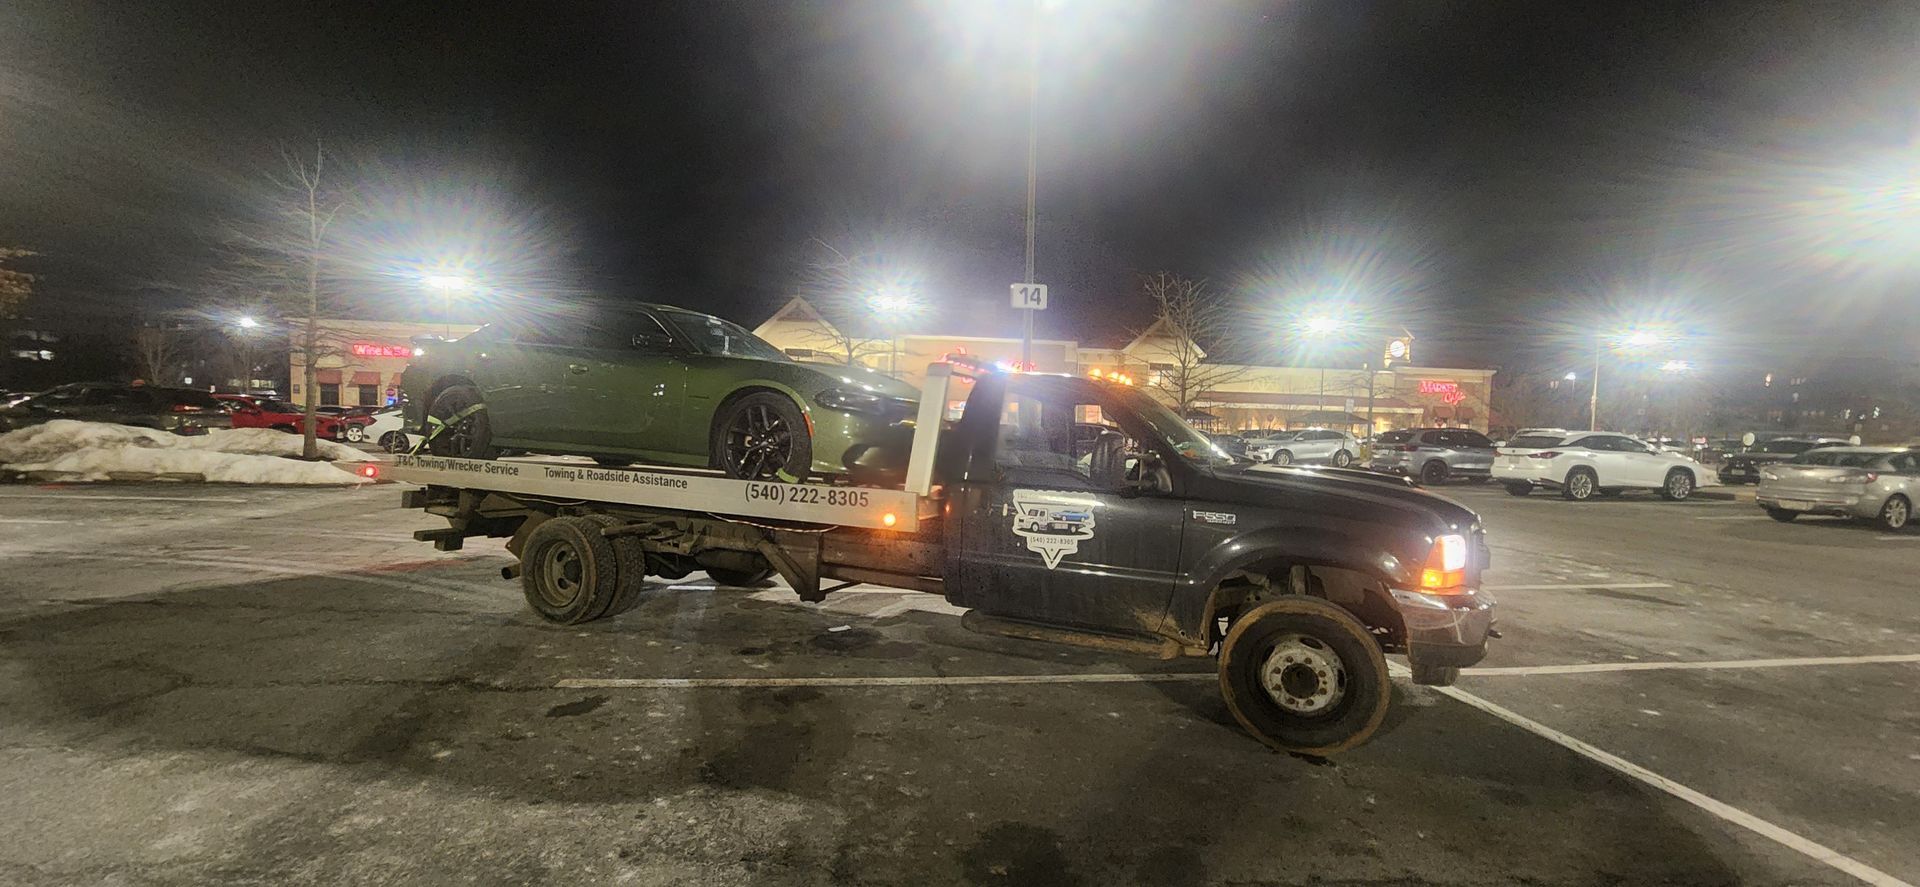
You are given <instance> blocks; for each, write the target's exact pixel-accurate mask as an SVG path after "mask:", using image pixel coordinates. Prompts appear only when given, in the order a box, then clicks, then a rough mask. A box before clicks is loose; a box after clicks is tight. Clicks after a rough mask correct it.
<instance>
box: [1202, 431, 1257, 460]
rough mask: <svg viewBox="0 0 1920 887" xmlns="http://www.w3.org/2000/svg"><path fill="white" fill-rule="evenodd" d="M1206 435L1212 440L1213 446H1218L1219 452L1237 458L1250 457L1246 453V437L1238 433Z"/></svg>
mask: <svg viewBox="0 0 1920 887" xmlns="http://www.w3.org/2000/svg"><path fill="white" fill-rule="evenodd" d="M1207 437H1208V439H1210V440H1212V441H1213V445H1214V446H1216V447H1219V448H1220V451H1221V452H1223V453H1226V454H1227V455H1229V456H1233V457H1234V458H1237V459H1249V458H1252V457H1250V456H1248V455H1247V441H1246V438H1243V437H1241V436H1240V435H1238V434H1208V435H1207Z"/></svg>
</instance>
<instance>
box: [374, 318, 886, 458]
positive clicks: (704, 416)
mask: <svg viewBox="0 0 1920 887" xmlns="http://www.w3.org/2000/svg"><path fill="white" fill-rule="evenodd" d="M416 355H417V356H416V357H415V358H414V359H413V361H412V363H411V364H410V365H409V366H408V367H407V369H406V372H405V373H403V374H402V376H401V387H402V389H404V391H405V392H406V397H407V400H408V404H409V405H408V406H407V419H408V421H407V426H408V428H409V429H410V430H411V431H412V432H413V433H417V434H419V435H421V436H423V437H425V438H426V447H427V450H428V451H429V452H431V453H433V454H434V455H439V456H459V457H464V458H480V459H484V458H491V457H493V456H496V455H498V454H500V452H502V451H503V450H517V451H523V452H530V453H545V454H554V455H573V456H590V457H593V458H594V459H595V460H596V461H599V462H601V463H602V464H606V465H624V464H630V463H632V462H636V461H645V462H654V463H661V464H667V465H683V466H688V467H696V468H709V467H711V468H717V469H720V470H721V471H724V472H726V473H727V474H728V475H729V476H731V477H735V478H743V479H754V480H785V481H795V480H803V479H805V478H807V477H808V476H841V477H868V476H871V477H887V476H890V475H897V472H898V470H899V468H900V466H902V465H904V464H905V461H906V444H907V441H908V440H909V439H910V438H911V437H912V434H913V430H912V427H911V425H910V423H909V422H908V421H907V420H909V419H910V418H911V417H912V416H913V415H914V413H915V412H916V410H917V409H918V398H919V394H918V392H916V391H915V390H914V389H913V387H912V386H910V385H907V384H906V383H904V382H900V381H899V380H896V379H893V378H891V377H888V376H886V375H883V374H881V373H878V372H875V371H873V370H870V369H867V368H865V367H858V366H837V365H825V364H817V363H800V362H797V361H795V360H793V359H792V358H790V357H788V356H787V355H786V354H785V353H783V352H781V351H780V349H778V348H775V347H773V346H772V345H769V344H767V343H766V342H765V341H763V340H761V339H760V338H759V337H757V336H755V335H754V334H752V333H750V332H748V331H746V330H745V329H742V328H741V327H739V326H737V325H735V324H732V323H729V322H727V321H725V320H721V319H720V318H718V317H713V316H711V315H707V314H700V313H698V312H694V311H688V310H686V309H684V308H675V307H673V306H670V305H652V304H642V303H627V304H618V305H616V304H606V303H601V304H595V305H587V306H558V307H554V308H552V309H548V310H544V311H542V312H540V313H539V314H537V315H532V316H527V317H522V318H518V319H515V320H512V321H508V322H504V323H498V324H493V325H490V326H486V327H483V328H481V329H480V330H479V331H477V332H475V333H473V334H471V335H468V336H466V337H465V338H462V339H459V340H457V341H452V342H444V341H435V342H431V343H422V345H421V347H420V348H419V349H418V351H417V352H416Z"/></svg>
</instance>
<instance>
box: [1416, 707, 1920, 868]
mask: <svg viewBox="0 0 1920 887" xmlns="http://www.w3.org/2000/svg"><path fill="white" fill-rule="evenodd" d="M1433 689H1435V690H1438V691H1440V692H1441V693H1442V694H1444V695H1446V696H1448V697H1450V698H1452V699H1454V700H1456V701H1459V702H1463V703H1465V704H1467V705H1470V706H1472V707H1474V708H1477V709H1479V710H1481V711H1483V712H1486V713H1487V714H1490V715H1493V716H1494V717H1496V718H1499V719H1500V720H1503V721H1506V722H1507V723H1509V724H1512V725H1514V726H1516V727H1519V728H1520V729H1522V730H1525V731H1527V732H1528V733H1532V734H1533V735H1535V736H1538V737H1540V738H1542V739H1545V740H1547V741H1549V742H1552V743H1554V744H1555V745H1558V746H1560V747H1562V748H1565V749H1567V750H1569V751H1571V752H1573V753H1574V754H1577V755H1580V756H1581V757H1583V758H1586V759H1588V760H1590V761H1593V762H1594V763H1597V764H1599V765H1601V766H1603V767H1606V768H1608V769H1610V770H1613V771H1615V772H1618V773H1621V774H1623V775H1626V776H1631V777H1633V778H1634V779H1637V780H1639V781H1641V782H1644V783H1646V784H1647V785H1650V786H1652V787H1654V788H1657V789H1659V790H1661V791H1663V792H1666V793H1667V794H1669V795H1672V796H1674V797H1676V798H1679V799H1680V800H1682V801H1685V802H1687V803H1689V804H1692V805H1693V806H1695V807H1698V808H1700V809H1701V810H1704V811H1706V812H1708V813H1710V814H1713V815H1714V816H1716V817H1719V818H1720V819H1721V820H1724V821H1726V822H1730V823H1732V824H1734V825H1737V826H1740V827H1741V828H1744V829H1747V830H1748V831H1751V832H1753V833H1755V834H1757V835H1760V836H1761V837H1764V838H1767V839H1768V840H1771V841H1774V842H1775V843H1778V844H1780V845H1781V846H1783V847H1786V848H1788V849H1790V850H1794V851H1797V852H1799V853H1803V854H1806V855H1807V856H1809V857H1812V858H1813V859H1816V860H1819V861H1820V862H1823V863H1826V864H1827V865H1829V866H1832V867H1833V868H1836V869H1839V870H1840V871H1843V872H1846V873H1847V874H1849V875H1852V876H1854V877H1856V878H1859V879H1860V880H1861V881H1863V882H1866V883H1868V884H1872V885H1875V887H1913V885H1912V884H1909V883H1907V882H1906V881H1902V880H1900V879H1899V878H1896V877H1894V876H1892V875H1889V874H1887V873H1886V872H1883V871H1881V870H1879V869H1877V868H1874V867H1873V866H1870V865H1867V864H1866V863H1864V862H1861V861H1860V860H1857V859H1854V858H1853V857H1851V856H1847V855H1845V854H1843V853H1841V852H1840V851H1838V850H1835V849H1833V848H1831V847H1828V846H1826V845H1824V844H1821V843H1819V842H1817V841H1813V840H1811V839H1809V838H1806V837H1803V836H1801V835H1798V834H1795V833H1793V832H1790V831H1787V830H1786V829H1784V828H1781V827H1780V826H1777V825H1774V824H1773V823H1771V822H1768V821H1766V820H1764V819H1761V818H1760V817H1758V816H1755V815H1753V814H1751V813H1748V812H1746V811H1744V810H1741V809H1739V808H1737V807H1734V806H1733V805H1731V804H1727V803H1725V802H1723V801H1718V800H1715V799H1713V798H1710V797H1708V796H1706V795H1704V794H1702V793H1700V792H1699V791H1696V790H1694V789H1691V788H1688V787H1687V786H1685V785H1682V784H1680V783H1678V782H1675V781H1673V780H1671V779H1668V778H1667V777H1665V776H1661V775H1660V774H1658V773H1655V772H1653V771H1652V770H1648V769H1647V768H1645V767H1642V766H1640V765H1639V764H1635V763H1633V762H1632V761H1629V760H1627V759H1625V758H1622V757H1620V756H1618V755H1615V754H1612V753H1609V752H1606V751H1602V750H1601V749H1599V748H1596V747H1594V746H1592V745H1589V744H1587V743H1585V742H1582V741H1580V740H1578V739H1575V738H1573V737H1572V736H1568V735H1567V734H1565V733H1562V732H1560V731H1558V730H1555V729H1553V728H1552V727H1549V726H1547V725H1545V724H1542V723H1540V722H1538V721H1535V720H1532V719H1530V718H1527V717H1524V716H1522V715H1519V714H1516V713H1514V712H1512V711H1509V710H1507V709H1505V708H1502V707H1500V706H1498V705H1495V704H1493V703H1491V702H1488V701H1487V700H1485V699H1481V698H1480V697H1478V696H1475V695H1473V694H1472V693H1468V692H1467V691H1465V690H1462V689H1460V688H1458V687H1434V688H1433Z"/></svg>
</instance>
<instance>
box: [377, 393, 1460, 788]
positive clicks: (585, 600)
mask: <svg viewBox="0 0 1920 887" xmlns="http://www.w3.org/2000/svg"><path fill="white" fill-rule="evenodd" d="M954 373H955V370H954V369H953V368H952V367H950V366H947V365H935V366H933V367H930V368H929V369H928V373H927V388H926V395H925V398H924V400H923V402H922V407H921V409H920V411H919V414H918V420H917V422H916V425H915V431H916V433H915V434H914V436H913V438H912V442H911V452H912V456H911V458H910V459H909V462H908V465H907V468H906V474H905V482H904V484H903V486H902V487H900V488H898V489H894V488H871V489H869V488H864V487H849V486H844V485H827V484H820V483H810V484H789V483H778V482H768V481H759V480H753V481H743V480H735V479H730V478H726V477H724V476H721V475H718V474H714V473H702V472H694V471H685V470H680V471H675V470H672V469H659V470H655V469H596V468H593V467H591V466H587V467H584V468H583V467H581V466H579V465H578V464H577V463H573V464H555V463H537V462H500V461H484V460H468V459H457V458H441V457H435V456H430V455H401V456H398V457H396V459H395V462H394V464H393V466H392V467H391V469H389V476H390V477H392V478H394V479H397V480H401V481H407V482H411V483H415V484H420V485H422V488H421V489H418V490H414V491H410V492H409V493H408V494H407V498H406V503H407V504H408V505H410V506H412V507H418V508H424V509H426V510H427V511H429V512H431V513H434V514H439V515H442V516H444V517H446V518H447V520H448V527H447V528H446V529H443V530H422V531H418V532H416V533H415V537H416V538H418V539H421V540H423V541H432V542H434V543H435V544H436V545H437V546H439V547H441V548H443V549H452V548H458V547H460V546H461V544H462V543H463V542H464V540H465V539H467V538H469V537H476V536H488V537H500V538H507V539H508V542H507V548H508V550H509V551H510V552H512V553H513V554H515V555H517V556H518V559H519V560H518V564H517V565H516V566H513V567H510V568H508V569H507V570H505V571H503V575H507V576H509V577H515V578H518V579H519V580H520V584H521V591H522V594H523V595H524V596H525V599H526V601H527V603H528V605H529V606H530V607H531V608H532V609H533V610H534V611H535V612H536V613H538V614H539V615H540V616H541V618H543V619H545V620H547V621H549V622H554V623H559V624H575V623H580V622H586V621H590V620H593V619H598V618H602V617H604V616H607V615H610V614H613V613H618V612H621V611H623V610H626V609H629V608H631V607H632V606H633V601H634V600H635V598H636V596H637V595H639V594H641V593H643V589H644V578H645V576H646V575H648V574H652V575H658V576H661V577H663V578H668V579H673V578H677V577H680V576H684V575H686V574H688V573H690V572H693V571H696V570H706V571H707V572H708V573H709V574H710V575H712V576H714V577H715V578H716V579H717V580H719V581H721V582H723V583H727V584H734V583H737V582H741V581H757V580H759V579H762V578H765V577H766V576H769V575H771V574H773V573H776V572H777V573H778V574H779V575H780V576H781V577H783V578H784V579H785V580H786V582H787V584H788V585H790V586H791V587H792V588H793V590H794V591H795V592H796V593H798V594H799V596H800V597H801V598H802V599H803V600H808V601H818V600H822V599H823V598H824V597H825V595H827V594H828V593H830V592H831V591H833V590H834V589H836V588H840V587H844V586H845V585H847V584H855V583H870V584H877V585H885V586H891V587H896V588H903V589H911V590H917V591H925V592H931V593H935V594H941V595H943V596H945V598H946V599H947V600H948V601H949V602H950V603H952V604H954V605H956V606H958V607H962V608H965V609H966V610H968V611H969V612H968V613H967V614H966V615H965V616H964V617H963V620H962V624H963V625H964V626H966V627H967V628H969V629H972V630H975V631H981V632H987V633H992V634H998V635H1003V636H1011V637H1018V638H1025V639H1030V640H1044V641H1056V642H1063V643H1074V644H1084V645H1090V646H1096V647H1099V648H1102V649H1107V650H1112V651H1126V652H1136V653H1141V654H1145V655H1152V656H1158V657H1161V658H1172V657H1179V656H1192V657H1213V658H1214V659H1215V667H1216V670H1217V672H1218V674H1219V680H1220V688H1221V692H1222V695H1223V696H1224V697H1225V699H1226V702H1227V706H1228V708H1229V710H1230V711H1232V713H1233V715H1234V717H1235V718H1236V719H1237V720H1238V721H1239V722H1240V724H1241V725H1242V726H1244V727H1245V728H1246V729H1247V730H1248V731H1249V732H1251V733H1252V734H1254V735H1255V736H1257V737H1259V738H1260V739H1261V740H1262V741H1264V742H1266V743H1268V744H1269V745H1272V746H1274V747H1275V748H1279V749H1283V750H1286V751H1291V752H1296V753H1302V754H1314V755H1324V754H1329V753H1332V752H1336V751H1339V750H1342V749H1345V748H1349V747H1351V746H1353V745H1355V744H1358V743H1359V742H1361V741H1364V740H1365V738H1366V737H1367V736H1369V735H1371V734H1372V733H1373V732H1374V730H1376V729H1377V728H1378V727H1379V725H1380V724H1381V721H1382V719H1383V718H1384V716H1385V713H1386V707H1387V705H1388V700H1389V698H1390V696H1391V693H1390V685H1389V680H1388V676H1387V669H1386V662H1385V658H1384V657H1385V656H1386V655H1387V654H1389V653H1404V654H1405V655H1406V656H1407V658H1408V661H1409V664H1410V665H1411V668H1412V677H1413V679H1414V681H1415V682H1417V683H1425V684H1448V683H1451V682H1452V681H1453V680H1454V679H1455V677H1456V676H1457V675H1458V672H1459V669H1460V668H1462V667H1465V666H1471V665H1473V664H1474V663H1476V662H1478V661H1480V659H1481V658H1482V657H1483V656H1485V654H1486V650H1487V643H1488V639H1489V638H1490V637H1494V636H1497V632H1496V631H1495V630H1494V624H1493V615H1494V603H1493V601H1492V599H1491V598H1490V597H1489V596H1488V595H1487V594H1486V593H1485V592H1484V590H1483V589H1482V588H1481V586H1480V582H1481V575H1482V572H1483V571H1484V570H1485V569H1486V568H1487V565H1488V548H1487V545H1486V541H1485V535H1484V531H1483V529H1482V527H1481V524H1480V520H1479V518H1478V516H1477V515H1475V514H1474V512H1473V511H1471V510H1469V509H1468V508H1466V507H1465V506H1462V505H1460V504H1459V503H1456V502H1454V501H1452V500H1449V499H1446V498H1444V497H1441V496H1437V495H1434V494H1431V493H1428V492H1426V491H1424V490H1421V489H1419V488H1417V487H1414V486H1413V485H1411V484H1409V483H1407V482H1406V481H1403V480H1398V479H1392V478H1386V477H1381V476H1378V475H1374V474H1371V473H1368V472H1362V471H1358V470H1351V469H1340V468H1302V467H1277V466H1265V465H1252V464H1249V463H1246V462H1243V461H1239V460H1235V459H1233V458H1231V457H1228V456H1226V455H1225V454H1223V453H1221V452H1220V450H1219V449H1218V447H1217V446H1216V445H1215V444H1214V442H1213V441H1212V440H1211V439H1209V438H1208V437H1207V436H1206V435H1205V434H1203V433H1201V432H1199V431H1197V430H1195V429H1194V428H1192V427H1191V426H1190V425H1188V424H1187V423H1186V422H1185V421H1183V420H1181V419H1180V418H1179V417H1178V416H1177V415H1175V414H1174V413H1173V412H1172V411H1171V410H1169V409H1168V408H1167V407H1166V406H1165V405H1163V404H1161V403H1160V402H1159V401H1157V400H1155V399H1154V398H1153V397H1152V396H1151V395H1149V394H1147V393H1145V392H1142V391H1140V390H1139V389H1136V388H1132V387H1129V386H1125V385H1120V384H1115V383H1111V382H1106V381H1099V380H1092V379H1086V378H1079V377H1069V376H1048V375H1037V374H1026V373H983V374H981V375H978V376H977V377H973V378H972V379H971V382H970V384H971V391H970V392H969V393H967V394H966V397H965V407H964V410H963V411H962V413H961V415H960V417H959V419H958V420H957V421H954V422H952V423H951V424H947V423H943V422H942V421H941V419H942V412H943V411H944V409H945V405H946V404H947V403H948V402H949V391H950V389H952V388H957V387H959V386H960V385H962V384H967V383H966V382H964V381H962V379H961V377H959V376H956V375H954ZM954 396H956V397H957V396H958V395H957V394H956V395H954ZM1087 416H1098V417H1100V420H1101V421H1100V422H1098V423H1090V422H1087V421H1085V417H1087ZM1096 424H1097V425H1099V426H1101V427H1099V428H1096V429H1093V430H1092V432H1091V433H1090V432H1089V430H1088V428H1087V427H1086V426H1089V425H1096ZM835 583H839V584H835Z"/></svg>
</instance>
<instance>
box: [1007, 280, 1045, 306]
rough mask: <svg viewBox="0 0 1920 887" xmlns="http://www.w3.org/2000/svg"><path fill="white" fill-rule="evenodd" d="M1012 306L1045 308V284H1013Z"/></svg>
mask: <svg viewBox="0 0 1920 887" xmlns="http://www.w3.org/2000/svg"><path fill="white" fill-rule="evenodd" d="M1013 307H1015V308H1026V309H1029V310H1033V311H1045V310H1047V285H1046V284H1044V283H1016V284H1014V285H1013Z"/></svg>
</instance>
